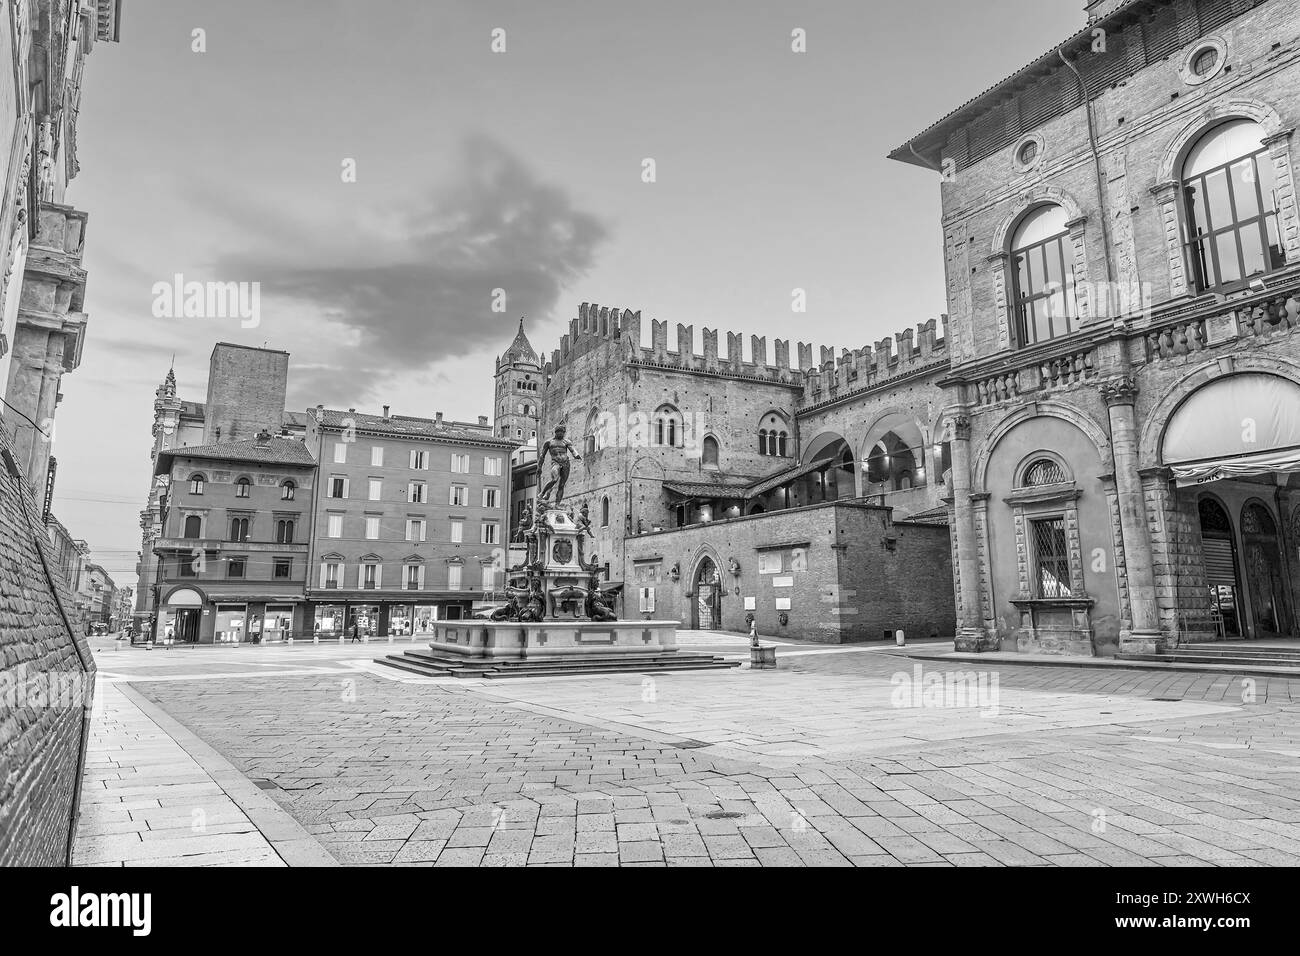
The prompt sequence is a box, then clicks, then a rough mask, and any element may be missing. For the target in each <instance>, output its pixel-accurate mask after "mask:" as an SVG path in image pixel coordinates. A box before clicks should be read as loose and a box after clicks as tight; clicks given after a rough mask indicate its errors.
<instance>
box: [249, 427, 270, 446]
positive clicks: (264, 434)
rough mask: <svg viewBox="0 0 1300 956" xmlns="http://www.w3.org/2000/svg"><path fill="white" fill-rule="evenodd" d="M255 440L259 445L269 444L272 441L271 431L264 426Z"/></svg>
mask: <svg viewBox="0 0 1300 956" xmlns="http://www.w3.org/2000/svg"><path fill="white" fill-rule="evenodd" d="M253 441H255V442H256V443H257V444H259V445H269V444H270V443H271V433H270V432H269V431H267V430H266V429H265V428H263V429H262V430H261V431H259V432H258V433H257V437H256V438H254V439H253Z"/></svg>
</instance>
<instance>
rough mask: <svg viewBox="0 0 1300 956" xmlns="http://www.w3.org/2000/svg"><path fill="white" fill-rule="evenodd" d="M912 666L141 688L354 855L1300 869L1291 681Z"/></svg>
mask: <svg viewBox="0 0 1300 956" xmlns="http://www.w3.org/2000/svg"><path fill="white" fill-rule="evenodd" d="M916 663H917V662H913V661H910V660H907V659H906V658H903V657H897V656H893V655H889V654H882V653H861V654H852V655H846V654H838V655H818V654H808V655H804V656H801V657H800V658H799V659H798V663H797V664H794V665H786V666H785V667H783V668H782V669H779V670H778V671H776V672H754V673H751V672H748V671H736V672H727V673H705V674H681V675H677V674H674V675H654V677H653V678H649V679H650V681H651V683H649V684H646V683H645V682H644V681H643V680H641V679H639V678H637V677H635V676H632V677H629V676H627V675H617V676H613V677H604V678H600V679H590V678H582V679H571V678H563V679H560V678H557V679H543V680H538V681H528V682H519V683H511V684H509V685H505V686H503V685H501V684H491V685H490V686H487V685H488V682H473V681H462V682H459V683H458V684H457V685H455V686H451V685H449V684H447V683H437V682H430V681H423V682H409V681H405V680H402V679H398V678H394V679H387V678H385V677H383V676H380V675H378V674H369V673H365V672H358V673H356V674H354V675H351V676H346V677H340V676H338V675H326V674H320V675H316V676H306V675H297V676H285V675H277V674H266V675H263V676H262V677H259V678H258V679H256V680H247V681H240V680H230V679H213V680H206V681H204V680H197V681H185V682H176V681H157V682H151V683H148V684H147V685H142V692H143V693H144V694H146V695H147V696H148V697H150V698H151V699H152V700H155V701H157V702H158V703H159V704H160V705H161V706H162V707H164V708H165V709H166V710H167V711H168V712H169V713H170V714H172V715H173V716H175V717H176V718H177V719H179V720H180V721H182V722H183V723H184V724H186V725H187V726H188V727H190V728H191V729H192V730H193V731H195V732H196V733H197V734H198V735H199V736H201V737H202V738H203V739H204V740H206V741H208V742H210V743H211V744H212V745H213V746H214V747H216V748H217V749H219V750H220V751H222V752H223V753H224V754H226V755H227V757H228V758H229V760H230V761H231V762H232V763H233V764H234V765H235V766H236V767H237V768H238V771H239V772H240V773H242V774H244V775H246V776H249V777H255V778H266V779H269V780H271V781H273V782H274V783H275V784H276V788H277V789H275V790H272V791H268V792H269V793H270V794H272V795H273V797H274V799H275V800H276V801H277V802H278V803H279V804H280V805H281V806H283V807H284V808H285V809H287V810H288V811H289V812H290V813H291V814H292V815H293V816H294V817H295V818H296V819H297V820H298V821H299V822H300V823H301V824H302V825H303V826H304V827H305V828H307V829H309V830H310V831H311V833H312V834H313V835H314V836H315V837H316V838H317V839H319V840H321V842H322V843H323V844H325V845H326V846H327V847H329V848H330V850H331V852H332V853H333V854H334V855H335V856H337V857H338V858H339V860H340V861H342V862H345V863H356V864H364V865H380V864H390V865H402V864H409V865H430V864H434V865H439V866H452V865H461V866H465V865H471V866H477V865H484V866H490V865H502V866H513V865H525V864H526V865H574V864H577V865H593V866H596V865H601V866H607V865H627V866H632V865H688V866H689V865H715V866H726V865H742V866H757V865H763V866H782V865H792V866H795V865H858V866H880V865H888V866H893V865H912V866H927V865H941V866H972V865H974V866H995V865H1046V866H1075V865H1107V866H1125V865H1150V864H1151V863H1157V864H1160V865H1169V866H1183V865H1191V863H1190V862H1189V861H1193V862H1195V863H1196V864H1205V865H1227V864H1231V865H1281V864H1283V863H1291V864H1294V863H1296V862H1300V802H1298V800H1300V797H1298V796H1297V794H1298V793H1300V790H1298V788H1297V783H1300V776H1298V774H1297V770H1296V768H1297V762H1296V761H1295V759H1294V756H1293V755H1292V754H1291V753H1290V752H1289V748H1292V747H1296V746H1300V741H1297V739H1296V734H1297V725H1298V723H1300V722H1297V720H1296V717H1297V713H1296V711H1297V709H1300V704H1293V703H1292V701H1293V700H1294V698H1293V696H1292V694H1291V686H1290V683H1289V682H1286V681H1274V680H1272V679H1267V680H1265V679H1260V680H1259V681H1258V684H1257V685H1256V686H1255V687H1254V688H1253V689H1251V692H1250V693H1249V694H1243V693H1241V691H1242V687H1240V686H1238V685H1237V684H1234V683H1232V682H1231V681H1227V682H1225V681H1224V680H1223V679H1222V678H1219V677H1216V676H1210V675H1192V677H1191V679H1190V680H1188V679H1186V678H1187V677H1188V675H1180V676H1179V678H1178V680H1177V682H1176V683H1174V682H1171V681H1170V675H1147V674H1140V675H1134V674H1133V673H1131V672H1129V673H1127V674H1126V673H1118V672H1104V673H1095V672H1088V671H1085V670H1072V671H1063V670H1055V671H1053V670H1051V669H1049V668H1028V669H1025V668H1020V667H1014V668H1012V667H1008V668H1006V669H1005V670H1004V671H1001V672H1000V673H999V674H998V676H999V678H1000V681H999V697H998V700H997V701H996V708H993V707H990V706H984V707H980V706H978V705H979V703H980V702H979V701H976V705H977V706H974V707H957V706H948V704H949V703H952V702H951V701H948V702H945V701H943V700H940V701H939V702H938V705H937V706H925V701H924V700H923V699H921V697H918V698H917V703H918V706H895V705H896V704H897V701H896V700H894V699H892V695H893V693H894V692H896V691H900V689H907V691H908V693H909V694H910V693H911V692H912V688H911V687H910V683H911V682H913V681H914V678H915V674H914V672H913V670H912V668H913V666H914V664H916ZM960 666H963V665H958V664H955V663H953V664H942V663H933V662H925V663H924V667H925V669H926V670H927V671H928V670H930V669H931V668H932V667H933V668H935V669H937V670H938V671H939V672H940V674H941V675H946V674H947V673H949V672H950V671H953V670H956V669H957V668H958V667H960ZM395 673H396V672H395ZM899 674H902V675H903V677H902V679H901V680H896V678H897V677H898V675H899ZM921 689H922V690H923V689H924V688H923V687H922V688H921ZM1157 697H1163V698H1172V699H1165V700H1157V699H1156V698H1157ZM984 703H985V704H989V702H988V701H985V702H984ZM958 728H960V732H954V730H956V729H958ZM1225 743H1230V744H1231V745H1232V746H1223V744H1225ZM128 789H129V788H128ZM142 809H144V808H142Z"/></svg>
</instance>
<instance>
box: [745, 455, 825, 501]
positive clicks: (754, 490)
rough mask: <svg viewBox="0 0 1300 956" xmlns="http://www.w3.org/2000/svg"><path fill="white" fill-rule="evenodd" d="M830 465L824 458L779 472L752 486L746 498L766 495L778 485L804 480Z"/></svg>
mask: <svg viewBox="0 0 1300 956" xmlns="http://www.w3.org/2000/svg"><path fill="white" fill-rule="evenodd" d="M829 464H831V462H830V461H828V460H827V459H825V458H822V459H820V460H818V461H809V462H805V463H804V464H802V465H791V466H790V467H789V468H786V469H784V470H783V471H778V472H777V473H776V474H775V475H771V476H769V477H767V478H764V479H762V480H761V481H759V482H756V483H754V484H752V485H751V486H750V488H749V491H748V493H747V494H746V495H745V497H747V498H757V497H758V496H759V495H765V494H767V493H768V492H769V491H771V490H772V489H773V488H775V487H777V486H778V485H783V484H785V483H786V482H787V481H794V479H796V478H802V477H803V476H804V475H807V474H809V473H811V472H814V471H817V470H818V469H819V468H825V467H826V466H827V465H829Z"/></svg>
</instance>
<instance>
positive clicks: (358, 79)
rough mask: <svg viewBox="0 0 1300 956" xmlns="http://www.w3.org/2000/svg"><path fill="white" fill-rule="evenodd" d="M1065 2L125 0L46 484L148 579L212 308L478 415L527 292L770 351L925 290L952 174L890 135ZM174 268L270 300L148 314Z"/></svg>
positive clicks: (935, 279)
mask: <svg viewBox="0 0 1300 956" xmlns="http://www.w3.org/2000/svg"><path fill="white" fill-rule="evenodd" d="M1083 6H1084V3H1083V0H981V2H980V3H969V2H965V0H807V2H795V0H656V2H654V3H641V2H632V0H521V2H497V0H466V2H454V0H365V2H361V0H224V2H222V3H219V4H217V3H211V2H206V0H124V2H123V11H122V34H121V42H120V44H108V43H98V44H96V45H95V48H94V51H93V52H92V54H91V56H90V58H89V60H88V62H87V67H86V78H85V83H84V91H83V96H82V103H81V113H80V119H79V123H78V129H77V147H78V156H79V159H80V164H81V172H80V174H79V175H78V177H77V178H76V179H75V180H74V181H73V182H72V184H71V186H70V187H69V190H68V196H67V201H68V202H69V203H71V204H73V205H74V206H76V207H77V208H79V209H82V210H85V211H87V212H88V214H89V224H88V226H87V231H86V252H85V257H84V261H83V265H84V266H85V268H86V269H87V271H88V274H89V279H88V284H87V293H86V311H87V312H88V313H89V315H90V318H89V322H88V326H87V339H86V344H85V349H84V353H83V358H82V364H81V367H80V368H79V369H77V370H76V371H74V372H72V373H70V374H68V375H65V376H64V379H63V386H62V391H63V396H64V398H63V402H62V404H61V405H60V407H59V412H58V416H57V423H56V434H55V442H54V444H55V447H54V454H55V455H57V457H58V459H59V475H58V481H57V484H56V490H55V497H54V508H55V512H56V514H58V515H59V517H60V518H61V520H62V521H63V523H64V524H65V525H66V526H67V527H68V528H69V530H70V531H71V532H72V534H73V536H74V537H81V538H85V539H86V540H87V541H88V542H89V543H90V545H91V549H92V555H93V557H92V560H95V561H97V562H98V563H100V564H103V565H104V566H105V568H106V569H107V570H108V571H109V573H110V574H111V575H112V576H113V577H114V579H115V580H116V582H117V583H118V584H119V585H123V584H134V583H135V582H134V565H135V556H136V552H137V551H138V549H139V546H140V528H139V512H140V509H141V508H142V507H143V505H144V503H145V500H146V496H147V493H148V488H149V481H150V470H149V468H150V466H149V454H150V448H151V444H152V437H151V435H150V426H151V424H152V421H153V399H154V390H155V389H156V388H157V386H158V384H159V383H160V382H161V381H162V379H163V378H164V376H165V375H166V373H167V369H168V368H169V366H170V365H171V364H172V362H173V355H174V356H175V358H174V362H175V370H176V380H177V383H178V390H179V393H180V395H181V397H182V398H189V399H194V400H198V401H201V400H202V399H203V397H204V392H205V389H206V376H207V363H208V357H209V355H210V353H211V351H212V347H213V345H214V344H215V343H216V342H219V341H228V342H237V343H242V344H247V345H257V346H261V345H266V346H268V347H270V348H280V349H285V350H287V351H288V352H290V353H291V358H290V373H289V401H288V404H289V407H290V408H291V409H296V410H303V409H306V408H307V407H309V406H314V405H316V404H317V403H324V404H325V405H327V406H333V407H342V408H353V407H355V408H357V409H358V410H360V411H363V412H365V411H378V410H379V408H380V406H382V405H385V404H387V405H391V406H392V409H393V411H394V412H395V413H398V414H408V415H422V416H433V415H434V413H435V412H439V411H441V412H444V413H445V414H446V415H447V416H448V417H450V418H454V419H460V420H468V421H474V420H476V418H477V416H479V415H489V416H490V415H491V414H492V410H493V409H492V403H493V393H492V388H493V380H492V372H493V358H494V356H495V355H497V354H499V353H500V352H502V351H504V349H505V348H506V347H507V346H508V345H509V343H510V341H511V339H512V338H513V336H514V332H515V329H516V327H517V325H518V322H519V318H520V317H521V316H526V319H525V325H526V329H527V333H528V336H529V338H530V340H531V341H532V344H533V346H534V347H535V348H536V349H537V350H538V351H539V352H540V353H542V354H543V355H549V354H550V352H551V350H553V349H555V348H557V347H558V343H559V337H560V336H561V335H562V334H564V333H565V332H566V331H567V329H568V323H569V320H570V319H571V318H574V317H576V315H577V310H578V305H579V304H580V303H581V302H596V303H599V304H601V305H607V306H611V307H615V306H617V307H619V308H631V309H634V310H640V311H641V313H642V321H643V330H644V334H645V335H646V336H648V334H649V320H650V319H659V320H663V321H667V322H668V324H669V329H670V332H669V347H670V348H671V347H673V346H674V343H675V339H676V332H675V329H676V326H677V323H679V322H680V323H682V324H685V325H692V326H694V328H695V337H696V341H695V343H694V345H695V347H696V348H700V347H701V344H700V343H701V341H702V329H703V328H705V327H708V328H713V329H721V330H723V331H737V332H742V333H744V335H745V337H746V341H748V336H749V335H751V334H752V335H761V336H766V337H767V339H768V342H769V345H768V350H769V351H768V354H769V356H770V355H771V354H772V352H771V348H772V346H771V344H770V343H771V342H772V340H774V339H776V338H788V339H790V340H792V342H794V341H807V342H811V343H813V344H814V345H815V346H821V345H829V346H833V347H835V348H836V349H837V350H838V349H840V348H850V349H852V348H860V347H862V346H863V345H864V344H866V343H869V342H873V341H875V340H877V339H880V338H883V337H885V336H886V335H891V334H892V333H894V332H897V331H901V330H902V329H904V328H907V327H909V326H914V325H916V324H917V323H919V322H924V321H926V320H928V319H930V318H934V317H936V316H938V315H939V314H941V313H942V312H943V311H944V309H945V303H944V283H943V259H942V240H941V232H940V225H939V181H938V175H937V174H935V173H932V172H929V171H927V170H924V169H921V168H919V167H916V166H911V165H906V164H902V163H896V162H891V161H889V160H887V159H886V158H885V156H886V154H887V153H888V152H889V151H890V150H892V149H893V148H894V147H896V146H898V145H900V144H902V143H904V142H906V141H907V140H908V138H909V137H911V136H912V135H913V134H915V133H917V132H919V131H920V130H922V129H924V128H925V127H927V126H929V125H930V124H931V123H932V122H934V121H935V120H937V119H939V118H940V117H941V116H943V115H944V114H946V113H948V112H949V111H951V110H952V109H953V108H955V107H957V106H959V105H960V104H961V103H963V102H965V101H966V100H968V99H970V98H971V97H972V96H974V95H976V94H977V93H979V92H981V91H983V90H984V89H986V88H987V87H989V86H991V85H992V84H994V83H996V82H997V81H999V80H1000V79H1002V78H1004V77H1005V76H1007V75H1009V74H1010V73H1012V72H1014V71H1015V70H1016V69H1018V68H1019V67H1021V66H1023V65H1024V64H1026V63H1028V62H1030V61H1031V60H1033V59H1035V58H1036V57H1037V56H1038V55H1040V54H1041V53H1043V52H1044V51H1045V50H1048V49H1049V48H1051V47H1052V46H1053V45H1054V44H1056V43H1059V42H1060V41H1061V40H1063V39H1064V38H1065V37H1067V36H1068V35H1070V34H1072V33H1073V32H1075V31H1076V30H1078V29H1079V28H1081V27H1082V26H1083V24H1084V14H1083ZM796 29H798V30H802V31H804V36H805V38H806V40H805V52H801V53H796V52H794V51H793V50H792V45H793V42H794V41H793V39H792V31H795V30H796ZM196 30H201V31H202V33H201V34H200V36H199V40H196V37H195V31H196ZM494 31H502V32H500V33H495V34H494ZM502 41H504V50H503V51H500V52H498V51H496V50H494V49H493V46H494V43H495V46H496V47H497V48H498V50H499V49H500V47H501V45H502ZM196 47H202V49H196ZM647 159H650V160H653V162H654V169H653V172H654V177H653V181H652V182H647V181H645V175H644V173H645V169H646V165H645V161H646V160H647ZM178 274H179V275H181V276H183V278H184V280H185V281H198V282H246V283H257V284H258V285H257V289H258V293H259V296H258V306H259V307H258V310H257V315H256V320H255V322H254V320H253V319H245V318H240V317H238V316H232V317H228V318H223V317H217V316H210V317H191V318H185V317H183V315H180V316H168V315H161V316H159V315H157V314H156V312H157V311H160V310H157V309H155V304H156V303H155V298H156V296H155V285H156V284H157V283H159V282H172V281H173V277H174V276H176V275H178ZM248 288H252V287H251V286H249V287H248ZM796 289H800V290H803V293H804V295H805V297H806V312H804V313H799V314H796V313H794V312H793V311H792V300H793V295H794V290H796ZM496 290H503V292H504V299H503V298H502V296H501V295H500V294H498V293H497V292H496ZM494 306H496V307H497V308H501V307H502V306H503V308H504V311H497V310H495V309H494ZM719 339H720V347H721V348H722V349H723V350H724V352H725V345H724V344H721V343H725V340H726V337H725V335H720V336H719ZM746 348H747V349H748V346H746ZM791 355H792V357H793V356H794V355H795V349H794V347H793V345H792V346H791Z"/></svg>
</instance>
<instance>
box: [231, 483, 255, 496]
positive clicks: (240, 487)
mask: <svg viewBox="0 0 1300 956" xmlns="http://www.w3.org/2000/svg"><path fill="white" fill-rule="evenodd" d="M252 487H253V483H252V482H251V481H249V480H248V479H247V478H240V479H239V480H238V481H237V482H235V497H236V498H247V497H248V492H249V489H250V488H252Z"/></svg>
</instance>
